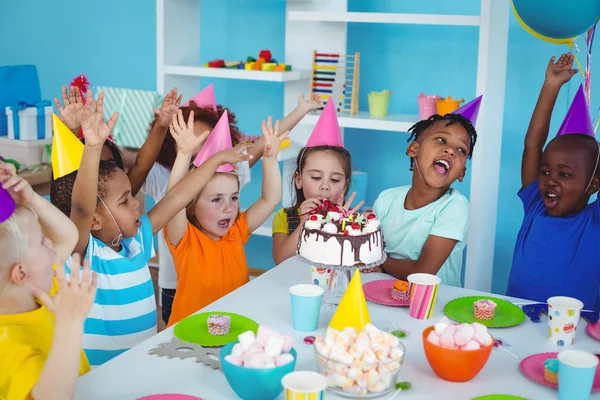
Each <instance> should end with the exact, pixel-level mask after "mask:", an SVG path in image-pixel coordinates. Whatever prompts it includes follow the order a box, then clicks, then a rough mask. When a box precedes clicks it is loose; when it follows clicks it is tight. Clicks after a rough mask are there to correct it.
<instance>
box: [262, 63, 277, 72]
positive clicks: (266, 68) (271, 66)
mask: <svg viewBox="0 0 600 400" xmlns="http://www.w3.org/2000/svg"><path fill="white" fill-rule="evenodd" d="M276 66H277V64H273V63H264V64H263V65H261V67H260V70H261V71H273V70H274V69H275V67H276Z"/></svg>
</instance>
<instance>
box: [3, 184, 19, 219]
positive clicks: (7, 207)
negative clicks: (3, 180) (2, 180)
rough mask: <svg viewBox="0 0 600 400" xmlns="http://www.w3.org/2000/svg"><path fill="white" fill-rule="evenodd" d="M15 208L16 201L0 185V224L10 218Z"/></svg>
mask: <svg viewBox="0 0 600 400" xmlns="http://www.w3.org/2000/svg"><path fill="white" fill-rule="evenodd" d="M16 209H17V203H15V201H14V200H13V198H12V197H11V195H10V193H8V192H7V191H6V189H3V188H2V186H0V224H1V223H3V222H4V221H6V220H7V219H9V218H10V216H11V215H13V213H14V212H15V210H16Z"/></svg>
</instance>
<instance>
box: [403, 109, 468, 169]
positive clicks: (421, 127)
mask: <svg viewBox="0 0 600 400" xmlns="http://www.w3.org/2000/svg"><path fill="white" fill-rule="evenodd" d="M438 121H446V126H449V125H453V124H460V125H462V127H463V128H465V130H466V131H467V134H468V135H469V139H470V146H469V154H468V158H471V157H472V156H473V149H474V148H475V142H477V131H476V130H475V127H474V126H473V124H472V123H471V121H470V120H469V119H468V118H465V117H463V116H462V115H460V114H446V115H444V116H441V115H439V114H434V115H432V116H431V117H429V118H427V119H424V120H422V121H419V122H417V123H416V124H414V125H413V126H411V127H410V128H409V129H408V131H409V132H410V133H411V135H410V137H409V138H408V142H411V141H413V142H414V141H417V140H419V137H420V135H421V134H422V133H423V132H425V131H426V130H427V129H428V128H429V127H430V126H431V125H433V124H435V123H436V122H438ZM414 165H415V160H414V159H413V158H411V159H410V170H411V171H414Z"/></svg>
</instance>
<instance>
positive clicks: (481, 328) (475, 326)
mask: <svg viewBox="0 0 600 400" xmlns="http://www.w3.org/2000/svg"><path fill="white" fill-rule="evenodd" d="M471 326H473V329H475V332H486V333H487V326H485V325H483V324H480V323H479V322H473V323H472V324H471Z"/></svg>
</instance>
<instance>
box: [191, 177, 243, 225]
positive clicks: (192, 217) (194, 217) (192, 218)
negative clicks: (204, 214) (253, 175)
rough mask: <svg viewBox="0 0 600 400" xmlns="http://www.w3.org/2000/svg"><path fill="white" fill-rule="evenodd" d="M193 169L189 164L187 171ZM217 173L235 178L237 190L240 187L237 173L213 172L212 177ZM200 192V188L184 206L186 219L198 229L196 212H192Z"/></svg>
mask: <svg viewBox="0 0 600 400" xmlns="http://www.w3.org/2000/svg"><path fill="white" fill-rule="evenodd" d="M194 169H196V167H194V166H193V165H191V166H190V169H189V171H192V170H194ZM217 175H228V176H231V177H233V178H235V179H236V180H237V182H238V190H239V189H240V179H239V177H238V175H237V174H236V173H233V172H215V174H214V175H213V178H214V177H215V176H217ZM211 179H212V178H211ZM207 183H208V182H207ZM201 194H202V190H200V191H199V192H198V193H196V196H194V198H193V199H192V201H190V202H189V203H188V205H187V206H186V207H185V216H186V217H187V220H188V221H189V222H190V224H192V225H194V226H195V227H196V228H198V229H200V223H199V222H198V219H197V218H196V213H195V212H194V209H195V208H196V203H197V202H198V199H199V198H200V195H201ZM237 216H238V217H239V216H240V210H238V215H237ZM236 218H237V217H236Z"/></svg>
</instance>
